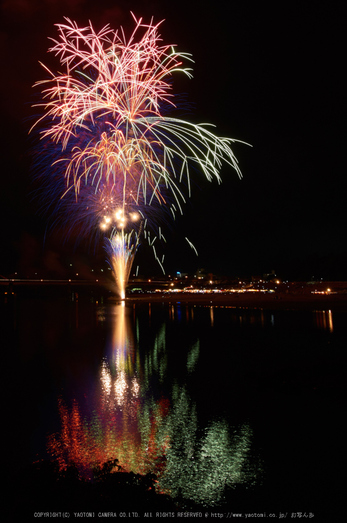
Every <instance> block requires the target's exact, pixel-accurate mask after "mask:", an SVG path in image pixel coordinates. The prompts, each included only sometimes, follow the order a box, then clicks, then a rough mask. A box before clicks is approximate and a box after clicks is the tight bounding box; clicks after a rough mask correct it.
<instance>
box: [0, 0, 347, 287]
mask: <svg viewBox="0 0 347 523" xmlns="http://www.w3.org/2000/svg"><path fill="white" fill-rule="evenodd" d="M254 4H255V3H254V2H249V3H248V2H233V1H225V2H223V1H218V0H215V1H214V2H208V3H206V2H205V3H203V4H202V3H201V2H191V1H189V0H188V1H187V0H186V1H181V0H178V1H175V2H172V3H169V2H166V1H160V0H158V1H148V2H138V1H134V2H126V1H119V2H116V1H115V0H111V1H108V0H98V1H97V2H96V1H95V0H59V1H56V0H7V1H6V0H4V1H2V2H1V12H0V20H1V22H0V24H1V25H0V38H1V46H0V53H1V76H2V82H1V97H0V99H1V116H2V121H1V126H0V132H1V142H0V143H1V191H0V206H1V210H0V213H1V223H2V226H1V229H0V231H1V232H0V234H1V250H0V275H1V274H2V275H4V276H7V275H8V274H12V273H13V272H14V271H16V270H18V271H20V270H21V271H23V273H26V274H29V272H30V271H29V269H30V270H34V269H35V268H36V267H41V268H42V267H44V266H46V267H47V266H49V265H50V266H51V267H53V266H55V267H56V274H57V275H59V274H61V275H62V274H63V272H64V264H65V263H66V260H67V258H68V256H69V249H70V246H65V247H63V246H62V242H61V237H60V234H59V231H58V232H56V233H54V234H53V235H51V236H50V235H48V236H46V239H45V241H44V238H45V226H46V221H47V220H46V219H45V218H43V217H41V216H40V215H39V214H38V213H37V210H38V205H37V202H35V201H33V200H32V197H31V192H32V190H33V187H32V183H31V179H32V175H31V174H30V162H31V159H30V158H31V152H30V147H31V145H32V142H31V141H30V139H29V138H28V130H29V128H30V126H31V124H32V123H33V117H34V114H35V113H34V111H33V109H32V108H31V104H32V103H33V102H34V101H35V98H34V90H33V89H32V85H33V84H34V83H35V81H37V80H41V79H42V78H43V70H42V68H41V66H40V65H39V63H38V62H39V60H40V61H42V62H44V63H45V64H47V65H50V66H51V67H53V68H55V69H58V68H59V65H58V62H57V61H55V60H54V57H53V56H50V55H48V54H47V49H48V47H49V40H48V37H49V36H51V37H55V36H56V34H57V33H56V29H55V28H54V24H55V23H61V22H63V17H64V16H67V17H70V18H71V19H73V20H76V21H77V22H78V23H79V24H81V25H84V24H86V23H87V22H88V20H89V19H90V20H91V21H92V23H93V25H94V27H95V29H101V28H102V27H103V26H104V25H105V24H106V23H109V24H110V26H111V27H112V28H113V29H117V28H118V27H119V26H121V25H122V26H123V27H124V28H125V30H126V31H127V30H128V31H130V30H131V29H132V28H133V22H132V18H131V16H130V12H129V11H130V10H132V11H133V12H134V13H135V15H136V16H138V17H140V16H143V17H144V20H145V21H149V20H150V18H151V17H152V16H153V17H154V20H155V21H160V20H163V19H165V22H164V23H163V24H162V27H161V34H162V36H163V40H164V42H165V43H173V44H178V48H179V50H182V51H185V52H189V53H191V54H192V55H193V58H194V60H195V64H194V78H193V79H192V80H188V79H186V78H184V77H183V76H182V78H181V79H179V78H177V77H176V78H177V81H175V83H174V92H175V93H182V92H183V93H186V95H187V98H188V101H189V102H190V103H191V112H190V114H189V115H188V116H187V118H188V117H189V119H190V120H192V121H194V122H196V123H201V122H210V123H213V124H215V125H216V129H215V132H216V134H218V135H220V136H228V137H232V138H235V139H238V140H242V141H245V142H248V143H249V144H252V147H248V146H246V145H243V144H235V147H234V152H235V154H236V156H237V158H238V160H239V165H240V168H241V170H242V173H243V179H242V180H239V179H238V177H237V175H236V173H235V172H234V171H232V170H230V169H228V168H224V169H223V170H222V178H223V183H222V185H218V184H217V183H213V184H208V183H206V182H205V181H204V180H203V179H202V177H200V178H199V177H198V176H197V177H196V178H195V180H196V187H195V188H194V193H193V197H192V199H191V202H190V203H189V205H188V207H187V209H186V213H185V216H184V217H183V218H182V219H179V220H178V221H177V224H176V225H175V228H174V229H173V232H172V233H169V234H168V238H169V239H170V241H169V242H168V243H167V245H166V252H167V269H168V271H171V270H180V271H194V270H195V269H196V268H197V267H203V268H205V269H206V270H207V271H208V272H213V273H215V274H219V275H229V276H250V275H261V274H263V273H264V272H270V271H271V270H272V269H274V270H275V271H276V273H277V274H278V275H279V276H280V277H282V278H285V279H286V278H291V279H295V278H296V279H311V278H313V277H314V278H324V279H347V245H346V230H347V209H346V194H347V182H346V168H345V154H344V149H345V141H346V127H345V125H344V124H345V100H344V96H345V92H346V88H345V71H344V70H345V48H346V42H345V28H344V22H345V14H346V13H345V12H344V7H343V5H344V4H343V2H330V3H325V4H322V3H320V4H317V3H313V2H312V3H311V2H310V3H309V2H277V3H276V4H275V3H267V2H265V3H264V2H257V3H256V7H254ZM202 5H203V6H204V7H203V8H202ZM205 6H206V7H205ZM274 6H275V7H274ZM36 93H37V92H36ZM185 236H187V237H188V238H189V239H190V240H191V241H192V242H193V243H194V245H195V246H196V248H197V250H198V252H199V258H198V259H196V257H195V256H194V253H193V251H192V250H191V249H189V247H188V246H187V243H186V242H185V240H184V237H185ZM78 255H79V256H80V257H83V259H84V260H85V263H86V264H88V263H89V264H92V263H93V262H92V261H91V260H92V258H93V256H95V255H94V254H93V253H88V252H87V251H83V254H81V252H79V254H78ZM76 256H77V254H76ZM146 256H147V254H146ZM146 256H144V254H143V255H142V256H140V261H141V264H142V266H141V268H142V269H144V267H145V265H146V260H147V258H146ZM148 256H149V257H150V256H151V255H150V254H149V255H148ZM103 258H104V255H103V252H101V254H100V253H96V259H97V261H100V260H103ZM88 260H89V261H88ZM100 263H101V262H100ZM152 270H153V271H157V272H158V273H159V272H160V269H159V267H158V266H155V265H154V264H152V262H151V261H149V258H148V271H152Z"/></svg>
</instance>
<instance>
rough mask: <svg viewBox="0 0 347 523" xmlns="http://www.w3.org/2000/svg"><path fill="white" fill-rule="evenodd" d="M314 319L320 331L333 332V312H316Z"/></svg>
mask: <svg viewBox="0 0 347 523" xmlns="http://www.w3.org/2000/svg"><path fill="white" fill-rule="evenodd" d="M314 319H315V323H316V325H317V327H318V328H319V329H323V330H328V331H329V332H333V330H334V324H333V313H332V311H330V310H328V311H314Z"/></svg>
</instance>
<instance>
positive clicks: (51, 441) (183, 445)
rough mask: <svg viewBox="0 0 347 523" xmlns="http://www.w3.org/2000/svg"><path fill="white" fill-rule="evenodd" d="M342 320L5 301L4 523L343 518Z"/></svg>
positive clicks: (78, 301) (95, 302)
mask: <svg viewBox="0 0 347 523" xmlns="http://www.w3.org/2000/svg"><path fill="white" fill-rule="evenodd" d="M346 320H347V314H346V313H343V312H334V313H332V312H331V311H319V312H315V311H308V312H303V311H300V312H299V311H291V310H289V311H273V312H272V311H263V310H260V309H258V310H257V309H255V310H251V309H237V308H228V307H202V306H193V305H191V304H189V305H186V304H184V303H181V304H180V303H178V304H164V303H163V304H152V305H151V304H148V303H147V304H143V303H142V304H135V303H131V302H129V303H128V302H127V303H125V304H124V303H123V304H121V303H116V302H113V303H110V302H107V301H106V300H105V299H104V300H103V299H102V298H101V297H99V298H97V297H96V296H91V295H85V296H82V297H81V296H80V297H79V298H78V297H76V295H74V294H72V295H71V296H68V297H66V296H64V297H56V298H55V299H49V298H43V297H41V298H36V299H35V298H28V297H27V298H20V297H12V298H11V299H9V300H8V301H5V300H4V299H3V300H2V302H1V319H0V322H1V349H2V357H3V366H2V382H3V400H4V401H3V403H4V407H3V409H2V427H3V433H4V436H5V443H4V447H3V451H4V452H3V457H4V460H3V463H4V465H3V466H4V471H3V472H4V473H3V476H4V477H5V478H6V484H7V487H8V490H9V492H6V498H7V501H8V500H9V502H6V503H5V505H6V508H7V509H8V511H7V512H6V519H4V521H23V522H25V521H30V520H31V519H35V520H37V519H48V518H49V519H51V518H55V519H62V518H63V516H65V518H68V517H69V518H70V519H91V518H90V517H89V516H90V514H89V513H92V515H93V516H94V519H95V520H97V519H98V520H100V519H102V518H103V517H106V512H107V513H110V514H109V515H108V517H109V518H111V519H116V518H119V517H123V518H125V517H128V518H129V516H131V517H134V518H135V516H139V517H140V516H144V515H145V513H150V512H151V513H152V516H153V517H156V514H157V512H162V513H163V512H164V513H165V515H166V517H185V516H184V515H185V514H186V515H187V513H188V512H191V513H192V514H191V516H192V517H195V519H199V518H204V519H206V518H205V513H208V514H209V515H210V516H211V513H212V515H214V514H220V515H221V514H223V516H224V517H226V518H227V517H228V518H229V519H230V518H236V515H237V514H239V515H240V516H239V519H244V520H245V519H248V520H259V519H262V520H264V519H271V520H279V519H287V520H289V519H290V520H293V519H299V518H301V519H311V520H312V521H332V522H335V521H340V520H341V521H343V519H344V514H345V509H344V507H343V506H342V505H341V502H342V500H343V499H344V498H345V495H344V492H345V477H346V472H345V464H344V456H345V449H346V444H345V414H346V413H345V401H344V393H345V367H344V364H345V353H346V333H347V325H346ZM105 464H106V465H105ZM12 496H13V497H12ZM161 515H163V514H161Z"/></svg>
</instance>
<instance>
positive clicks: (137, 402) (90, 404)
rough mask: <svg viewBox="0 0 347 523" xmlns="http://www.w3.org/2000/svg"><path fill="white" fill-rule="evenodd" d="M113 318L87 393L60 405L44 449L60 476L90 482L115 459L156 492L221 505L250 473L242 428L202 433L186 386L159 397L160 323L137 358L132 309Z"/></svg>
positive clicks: (164, 362)
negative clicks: (75, 475) (73, 472)
mask: <svg viewBox="0 0 347 523" xmlns="http://www.w3.org/2000/svg"><path fill="white" fill-rule="evenodd" d="M112 312H113V314H112V317H113V322H112V337H111V341H110V345H109V347H108V351H107V356H106V357H104V359H103V360H102V362H101V364H100V368H99V375H98V379H97V383H96V384H95V387H94V389H93V390H92V394H90V395H89V396H88V397H86V401H85V402H83V401H80V402H78V401H77V400H76V399H74V400H73V401H72V403H71V404H70V405H69V406H68V405H67V404H66V403H65V402H64V401H63V400H59V414H60V419H61V430H60V432H59V433H56V434H52V435H51V436H50V437H49V438H48V449H49V452H50V453H51V454H52V455H53V456H54V457H55V458H56V459H57V461H58V464H59V468H60V470H66V469H67V467H69V466H71V465H73V466H75V467H76V468H77V469H78V471H79V474H80V477H81V478H83V479H92V478H93V475H94V474H95V472H96V471H97V470H98V469H100V467H102V465H103V464H104V463H105V462H107V461H110V460H115V459H117V460H118V465H119V466H120V467H121V470H122V471H126V472H133V473H135V474H143V475H144V474H147V473H152V474H155V475H156V477H157V481H156V488H157V490H158V492H162V493H166V494H169V495H171V496H172V497H174V498H175V497H177V496H183V497H184V498H187V499H190V500H193V501H195V502H199V503H205V504H208V505H213V504H214V503H217V502H218V501H220V499H221V498H222V496H223V492H224V490H225V487H232V486H233V485H235V484H237V483H245V482H252V481H253V480H254V478H255V476H256V470H251V468H250V464H249V452H250V448H251V440H252V433H251V429H250V428H249V427H248V426H247V425H244V426H242V427H241V428H239V429H237V430H236V429H233V433H232V435H231V429H230V427H229V425H228V423H227V422H226V421H225V420H223V419H218V420H211V422H210V423H208V426H207V427H205V428H204V427H201V426H200V425H199V421H198V416H197V411H196V405H195V403H194V402H193V401H192V400H191V398H190V396H189V393H188V391H187V387H186V386H185V385H181V384H179V383H178V382H175V381H173V385H171V387H170V390H169V392H167V393H166V395H165V394H164V393H162V390H163V389H164V388H165V387H163V386H162V385H163V384H164V382H166V376H167V371H168V357H167V350H166V341H167V333H166V326H165V325H166V324H165V322H164V323H162V324H161V326H159V327H158V328H157V330H156V334H155V339H154V342H153V343H151V346H150V347H149V348H148V349H147V350H144V351H142V352H143V355H142V352H141V357H140V352H139V345H140V343H139V341H140V334H141V328H140V327H139V324H138V323H136V322H135V328H134V327H133V324H132V321H131V319H132V317H131V315H130V314H131V309H130V310H129V309H128V308H127V307H126V306H125V304H124V302H123V303H122V304H120V305H117V306H115V307H114V309H113V311H112ZM199 352H200V343H199V340H197V341H195V342H194V343H192V344H191V346H190V347H189V349H188V351H187V353H186V366H185V369H184V372H185V373H186V375H187V376H189V375H191V373H193V372H194V371H195V368H196V365H197V362H198V360H199ZM117 470H118V468H117ZM114 471H116V468H115V469H114Z"/></svg>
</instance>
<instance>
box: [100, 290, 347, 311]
mask: <svg viewBox="0 0 347 523" xmlns="http://www.w3.org/2000/svg"><path fill="white" fill-rule="evenodd" d="M109 300H110V301H120V300H119V298H117V297H116V296H115V297H109ZM125 302H126V303H146V302H147V303H176V304H177V303H180V304H187V305H188V304H190V305H200V306H224V307H233V308H243V309H244V308H247V309H270V310H271V309H276V310H278V309H282V310H286V309H294V310H321V311H324V310H327V311H328V310H332V311H343V312H347V294H330V295H320V294H301V295H299V294H291V293H288V294H287V293H273V294H268V293H266V294H264V293H261V294H260V293H259V294H258V293H257V294H253V293H241V294H238V293H232V294H231V293H230V294H229V293H228V294H212V293H211V294H198V295H197V294H192V293H184V292H180V293H171V294H162V293H157V294H154V293H153V294H152V293H144V294H134V295H130V296H129V295H128V296H126V298H125Z"/></svg>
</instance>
